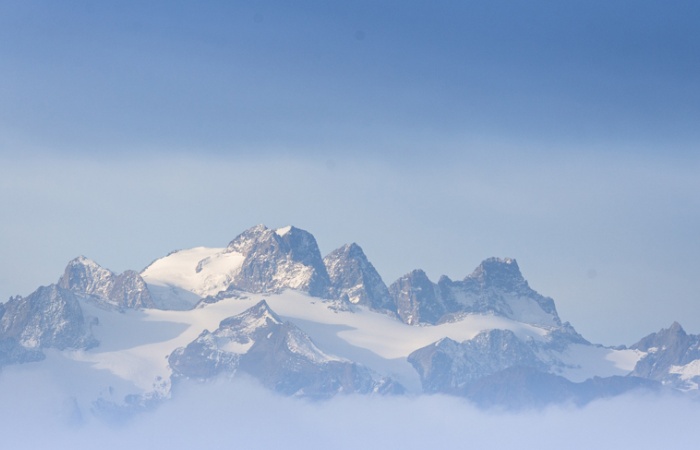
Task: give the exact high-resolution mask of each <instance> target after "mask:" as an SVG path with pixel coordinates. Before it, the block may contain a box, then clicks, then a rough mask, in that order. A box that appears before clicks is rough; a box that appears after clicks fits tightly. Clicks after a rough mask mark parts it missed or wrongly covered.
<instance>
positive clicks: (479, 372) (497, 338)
mask: <svg viewBox="0 0 700 450" xmlns="http://www.w3.org/2000/svg"><path fill="white" fill-rule="evenodd" d="M408 362H410V363H411V364H412V365H413V367H414V368H415V369H416V371H417V372H418V374H419V375H420V378H421V383H422V385H423V390H424V391H425V392H430V393H436V392H441V393H446V394H455V393H459V392H461V390H462V389H464V387H465V386H466V385H467V384H469V383H471V382H473V381H475V380H478V379H480V378H483V377H485V376H487V375H491V374H493V373H496V372H499V371H501V370H503V369H507V368H509V367H518V366H524V367H533V368H536V369H539V370H546V368H547V366H546V364H544V363H543V362H542V361H541V360H540V359H539V358H538V357H537V355H536V353H535V348H534V345H528V344H527V343H525V342H523V341H521V340H520V339H518V337H517V336H516V335H515V334H514V333H513V332H512V331H510V330H488V331H484V332H481V333H479V334H478V335H476V336H475V337H474V338H473V339H470V340H468V341H464V342H462V343H458V342H456V341H454V340H452V339H449V338H444V339H441V340H439V341H437V342H435V343H434V344H430V345H428V346H426V347H423V348H420V349H418V350H416V351H414V352H413V353H411V354H410V355H409V356H408Z"/></svg>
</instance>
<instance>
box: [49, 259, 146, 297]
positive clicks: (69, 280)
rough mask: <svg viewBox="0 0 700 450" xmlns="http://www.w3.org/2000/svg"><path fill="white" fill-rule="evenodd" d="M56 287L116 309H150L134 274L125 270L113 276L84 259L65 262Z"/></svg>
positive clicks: (144, 284) (143, 291)
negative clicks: (64, 267) (64, 268)
mask: <svg viewBox="0 0 700 450" xmlns="http://www.w3.org/2000/svg"><path fill="white" fill-rule="evenodd" d="M58 286H60V287H61V288H63V289H66V290H69V291H71V292H73V293H74V294H77V295H79V296H83V297H85V296H87V297H91V298H93V299H95V300H97V302H98V303H103V304H106V305H109V306H111V307H117V308H118V309H125V308H132V309H137V308H152V307H154V303H153V300H152V299H151V295H150V292H149V291H148V288H147V287H146V283H145V282H144V281H143V279H142V278H141V276H140V275H139V274H138V273H136V272H134V271H133V270H127V271H126V272H124V273H122V274H120V275H116V274H114V273H113V272H112V271H111V270H108V269H105V268H104V267H102V266H100V265H99V264H97V263H96V262H95V261H93V260H91V259H89V258H86V257H84V256H79V257H77V258H75V259H73V260H71V261H70V262H69V263H68V265H67V266H66V270H65V271H64V272H63V276H62V277H61V278H60V279H59V280H58Z"/></svg>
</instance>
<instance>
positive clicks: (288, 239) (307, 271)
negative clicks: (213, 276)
mask: <svg viewBox="0 0 700 450" xmlns="http://www.w3.org/2000/svg"><path fill="white" fill-rule="evenodd" d="M226 251H228V252H238V253H241V254H243V255H244V256H245V259H244V261H243V265H242V266H241V268H240V270H239V271H238V273H237V274H236V275H235V276H234V277H233V280H232V282H231V285H232V286H234V287H235V288H238V289H241V290H244V291H248V292H276V291H280V290H282V289H285V288H289V289H297V290H300V291H305V292H308V293H309V294H310V295H313V296H316V297H327V296H328V290H329V287H330V279H329V277H328V272H327V271H326V267H325V265H324V264H323V260H322V259H321V253H320V251H319V250H318V245H317V244H316V239H314V237H313V236H312V235H311V234H310V233H308V232H307V231H304V230H300V229H299V228H295V227H287V228H282V229H279V230H270V229H268V228H267V227H265V226H264V225H258V226H256V227H253V228H251V229H249V230H247V231H244V232H243V233H241V234H240V235H239V236H237V237H236V238H235V239H234V240H233V241H231V243H229V245H228V247H227V250H226Z"/></svg>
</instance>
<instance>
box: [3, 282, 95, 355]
mask: <svg viewBox="0 0 700 450" xmlns="http://www.w3.org/2000/svg"><path fill="white" fill-rule="evenodd" d="M7 338H11V339H15V340H16V341H17V342H18V343H19V345H21V346H22V347H25V348H27V349H40V348H57V349H60V350H63V349H67V348H75V349H80V348H89V347H93V346H95V345H97V341H96V339H95V338H94V337H93V336H92V333H91V331H90V324H88V323H86V321H85V318H84V317H83V312H82V309H81V308H80V304H79V303H78V299H77V298H76V296H75V294H73V293H72V292H70V291H68V290H66V289H63V288H61V287H59V286H57V285H55V284H52V285H51V286H48V287H40V288H39V289H37V290H36V291H35V292H34V293H32V294H31V295H29V296H28V297H25V298H22V297H14V298H11V299H10V300H9V301H8V302H7V303H6V304H5V306H4V312H3V314H2V317H1V318H0V339H7Z"/></svg>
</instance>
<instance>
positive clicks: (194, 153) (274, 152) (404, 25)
mask: <svg viewBox="0 0 700 450" xmlns="http://www.w3.org/2000/svg"><path fill="white" fill-rule="evenodd" d="M698 23H700V4H698V2H696V1H674V2H665V3H662V2H651V1H636V2H621V1H610V0H607V1H597V0H588V1H585V2H584V1H570V2H555V1H538V0H529V1H509V2H505V1H498V0H493V1H489V2H472V1H465V2H447V1H444V2H443V1H435V2H420V3H419V2H407V1H401V2H399V1H395V2H378V1H365V2H362V1H357V2H342V4H341V2H332V3H330V4H329V2H320V1H319V2H315V1H294V2H282V1H279V2H278V1H248V2H229V1H202V2H186V1H182V2H172V1H168V2H165V1H152V2H142V1H138V2H136V1H134V2H130V1H120V2H94V1H64V2H60V3H56V2H50V1H26V0H25V1H0V210H2V211H3V216H2V219H3V220H2V221H1V222H0V223H1V225H0V254H1V255H2V258H1V260H0V298H2V299H6V298H7V297H9V296H10V295H14V294H23V295H26V294H29V293H30V292H31V291H33V290H34V289H35V288H36V287H37V286H38V285H40V284H49V283H51V282H54V281H55V280H56V279H57V278H58V277H59V276H60V275H61V273H62V270H63V268H64V266H65V264H66V263H67V262H68V260H70V259H72V258H73V257H75V256H78V255H80V254H84V255H85V256H88V257H90V258H93V259H95V260H96V261H98V262H99V263H101V264H102V265H104V266H106V267H108V268H110V269H112V270H115V271H122V270H125V269H136V270H140V269H141V268H143V267H144V266H146V265H147V264H148V263H149V262H151V261H152V260H153V259H155V258H158V257H160V256H163V255H165V254H166V253H168V252H169V251H171V250H174V249H177V248H186V247H192V246H196V245H209V246H224V245H226V244H227V243H228V241H230V240H231V239H232V238H233V237H235V236H236V235H237V234H238V233H240V232H241V231H243V230H244V229H246V228H248V227H250V226H252V225H255V224H257V223H265V224H267V225H268V226H271V227H278V226H284V225H286V224H294V225H296V226H299V227H301V228H304V229H307V230H309V231H310V232H312V233H313V234H314V235H315V236H316V238H317V240H318V242H319V245H320V247H321V250H322V252H323V253H324V254H325V253H328V252H330V251H331V250H333V249H334V248H336V247H338V246H340V245H342V244H344V243H347V242H352V241H355V242H357V243H359V244H360V245H361V246H362V247H363V248H364V250H365V252H366V253H367V255H368V256H369V258H370V259H371V261H372V262H373V263H374V264H375V266H376V267H377V269H378V270H379V272H380V273H381V274H382V276H383V277H384V280H385V281H386V282H387V284H388V283H391V282H393V281H394V280H395V279H396V278H398V277H399V276H401V275H402V274H404V273H406V272H409V271H410V270H412V269H415V268H423V269H425V270H426V271H427V272H428V275H429V276H430V277H431V278H432V279H433V280H434V281H437V279H438V277H439V276H440V275H442V274H447V275H449V276H450V277H452V278H462V277H464V276H465V275H467V274H469V273H470V272H471V271H472V270H473V269H474V268H475V267H476V265H478V264H479V262H480V261H481V260H482V259H484V258H487V257H490V256H509V257H514V258H516V259H517V260H518V262H519V264H520V267H521V269H522V271H523V273H524V275H525V277H526V278H527V279H528V280H529V282H530V285H531V286H532V287H533V288H534V289H536V290H538V291H539V292H540V293H542V294H544V295H547V296H551V297H553V298H554V299H555V301H556V304H557V307H558V309H559V313H560V315H561V316H562V318H563V319H564V320H568V321H571V322H572V324H573V325H574V326H575V327H576V328H577V329H578V330H579V331H580V332H581V333H582V334H583V335H584V336H585V337H587V338H588V339H590V340H593V341H595V342H602V343H605V344H621V343H625V344H630V343H632V342H634V341H636V340H638V339H639V338H640V337H642V336H643V335H645V334H648V333H650V332H653V331H656V330H658V329H659V328H661V327H666V326H668V325H670V323H671V322H672V321H673V320H678V321H679V322H681V323H682V324H683V325H684V326H685V328H686V330H687V331H689V332H693V333H700V294H698V292H700V277H698V275H697V272H698V269H700V263H698V261H697V258H698V255H699V254H700V239H698V230H700V126H698V124H699V123H700V56H699V55H700V31H698V26H697V24H698Z"/></svg>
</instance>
